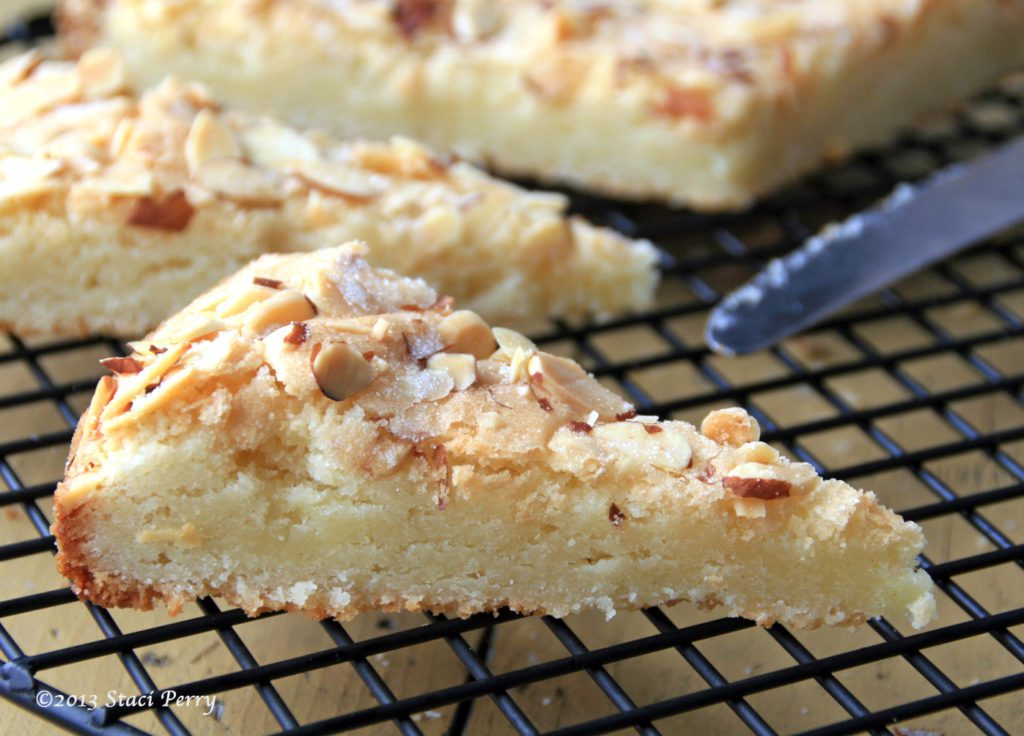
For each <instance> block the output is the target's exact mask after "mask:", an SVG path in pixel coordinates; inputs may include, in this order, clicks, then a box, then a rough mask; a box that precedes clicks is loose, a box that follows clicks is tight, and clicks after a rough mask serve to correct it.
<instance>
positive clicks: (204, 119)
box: [185, 110, 242, 176]
mask: <svg viewBox="0 0 1024 736" xmlns="http://www.w3.org/2000/svg"><path fill="white" fill-rule="evenodd" d="M241 156H242V149H241V147H240V146H239V145H238V141H237V140H236V139H235V134H234V133H233V132H232V131H231V128H229V127H228V126H227V125H226V124H225V123H224V121H223V120H221V119H220V117H218V115H217V114H216V113H214V112H211V111H210V110H200V111H199V114H197V115H196V117H195V119H194V120H193V121H192V127H191V128H189V131H188V138H186V139H185V161H186V163H187V164H188V171H189V173H190V174H191V175H192V176H196V172H197V171H198V170H199V167H200V166H202V165H203V164H204V163H206V162H207V161H212V160H214V159H219V158H241Z"/></svg>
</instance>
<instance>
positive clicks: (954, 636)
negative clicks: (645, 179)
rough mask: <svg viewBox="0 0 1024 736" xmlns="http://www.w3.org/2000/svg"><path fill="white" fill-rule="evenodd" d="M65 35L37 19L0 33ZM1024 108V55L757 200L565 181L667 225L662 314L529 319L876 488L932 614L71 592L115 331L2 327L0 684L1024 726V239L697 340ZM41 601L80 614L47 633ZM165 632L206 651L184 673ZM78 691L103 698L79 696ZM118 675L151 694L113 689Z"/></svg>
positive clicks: (73, 718) (280, 720) (667, 396)
mask: <svg viewBox="0 0 1024 736" xmlns="http://www.w3.org/2000/svg"><path fill="white" fill-rule="evenodd" d="M49 30H50V29H49V26H48V24H47V23H46V22H45V21H37V22H34V23H32V24H28V25H23V26H19V27H18V28H16V29H14V30H13V31H12V32H11V33H9V35H8V37H7V38H6V39H4V41H6V42H10V41H27V42H31V41H33V40H35V39H37V38H39V37H40V36H41V35H43V34H46V33H48V32H49ZM1022 131H1024V78H1011V79H1009V80H1007V81H1006V82H1005V83H1004V84H1002V85H1001V86H1000V87H998V88H997V89H994V90H993V91H991V92H989V93H987V94H984V95H982V96H980V97H978V98H977V99H976V100H974V102H973V103H972V104H971V105H970V106H968V107H967V108H965V109H964V110H962V111H960V112H959V113H956V114H951V115H949V116H946V117H942V118H936V119H934V120H933V121H931V122H930V123H928V124H927V125H925V126H924V127H922V128H921V129H920V130H919V131H917V132H915V133H913V134H911V135H907V136H906V137H904V138H903V139H901V140H900V141H899V142H897V143H896V144H894V145H893V146H891V147H889V148H887V149H885V150H880V151H875V152H871V153H868V154H864V155H861V156H858V157H856V158H855V159H853V160H851V161H849V162H847V163H845V164H843V165H842V166H839V167H836V168H833V169H830V170H828V171H826V172H824V173H821V174H819V175H816V176H815V177H813V178H811V179H808V180H806V181H805V182H803V183H801V184H800V185H798V186H796V187H793V188H792V189H790V190H789V191H787V192H785V193H784V194H782V195H780V196H778V197H775V198H773V199H772V200H771V201H769V202H766V203H764V204H762V205H760V206H758V207H757V208H756V209H755V210H754V211H752V212H749V213H747V214H743V215H737V216H714V217H709V216H702V215H697V214H693V213H688V212H680V211H671V210H668V209H664V208H660V207H655V206H648V205H636V204H622V203H616V202H609V201H606V200H602V199H597V198H592V197H587V196H580V195H574V197H573V198H574V203H575V206H576V209H577V210H578V211H579V212H581V213H582V214H584V215H586V216H587V217H589V218H591V219H592V220H594V221H597V222H599V223H604V224H607V225H610V226H612V227H615V228H617V229H619V230H621V231H623V232H624V233H626V234H628V235H631V236H637V237H647V238H650V239H652V240H653V241H655V242H656V243H658V244H659V245H660V246H661V247H662V249H663V252H664V257H663V264H662V267H663V270H664V278H665V285H664V287H663V289H662V295H661V297H660V299H659V303H658V305H657V307H656V308H654V309H652V310H651V311H649V312H647V313H644V314H635V315H630V316H627V317H623V318H621V319H618V320H616V321H613V322H609V323H606V324H602V325H599V326H595V325H590V324H557V325H552V326H551V327H550V328H549V329H547V330H542V333H543V334H539V335H537V336H536V338H537V341H538V342H539V343H541V344H544V345H545V346H548V347H549V348H550V349H552V350H556V351H561V352H565V353H568V354H571V355H573V356H575V357H577V358H578V359H580V360H582V361H583V362H584V363H585V364H587V366H588V367H589V368H590V369H591V370H593V372H594V373H595V374H597V375H598V376H599V377H601V378H602V379H603V380H605V381H607V382H608V383H609V384H610V385H613V386H614V387H616V388H617V389H618V390H620V391H623V392H624V393H626V394H628V395H629V396H630V397H631V398H632V400H633V401H634V402H635V403H636V404H637V406H638V408H639V409H640V410H641V411H642V412H643V413H658V414H662V415H665V416H669V415H671V416H674V417H677V418H684V419H689V420H691V421H693V420H695V419H699V417H700V416H702V415H703V414H704V413H705V412H706V411H707V410H708V409H710V408H714V407H718V406H724V405H735V404H739V405H743V406H746V407H747V408H748V409H749V410H750V411H751V412H752V413H753V414H754V415H755V416H756V417H757V418H758V420H759V421H760V423H761V426H762V428H763V430H764V438H765V439H766V440H767V441H770V442H773V443H775V444H776V445H777V446H778V447H780V448H782V449H784V450H785V451H786V452H788V453H789V454H790V455H792V456H794V457H797V458H799V459H801V460H804V461H807V462H810V463H812V464H813V465H814V466H815V467H816V468H817V469H818V470H819V471H820V472H822V473H823V474H825V475H827V476H833V477H840V478H843V479H846V480H849V481H851V482H853V483H854V484H857V485H861V486H864V487H872V488H875V489H877V490H878V492H879V495H880V496H881V497H882V498H883V500H884V501H886V502H887V503H888V504H889V505H891V506H893V507H895V508H896V509H898V510H900V511H901V513H902V514H903V515H904V516H905V517H906V518H908V519H912V520H915V521H917V522H919V523H921V524H922V525H923V526H924V527H925V531H926V534H927V535H928V537H929V538H930V540H931V544H930V546H929V548H928V550H927V554H926V555H925V556H922V558H921V559H920V564H921V566H922V567H923V568H924V569H926V570H927V571H928V572H929V574H930V575H931V577H932V578H933V579H934V581H935V583H936V585H937V587H938V597H939V599H940V600H939V609H940V614H941V615H940V619H939V621H938V622H937V623H935V624H933V625H932V626H931V627H929V628H926V629H925V630H923V631H921V632H916V633H915V632H911V631H908V630H906V629H904V628H901V626H902V625H903V624H902V622H899V623H894V622H889V621H886V620H883V619H875V620H872V621H870V622H869V623H868V625H867V626H865V627H862V628H861V629H859V630H857V631H856V632H854V633H848V632H846V631H835V630H829V631H826V630H819V631H814V632H800V631H790V630H787V629H786V628H784V627H782V626H779V625H776V626H773V627H772V628H770V629H766V630H764V629H759V628H757V627H755V626H754V625H753V624H751V623H750V622H747V621H744V620H740V619H729V618H720V617H717V616H715V615H713V612H712V613H711V614H708V613H699V612H695V611H693V610H692V609H690V607H688V606H686V605H681V606H678V607H674V608H664V609H659V608H655V609H649V610H645V611H642V612H637V613H635V614H626V615H624V616H623V615H620V617H619V618H617V619H615V620H613V621H611V622H605V621H604V620H598V619H596V618H593V617H588V616H577V617H572V618H569V619H565V620H558V619H554V618H550V617H519V616H516V615H513V614H510V613H507V612H506V613H502V614H501V615H498V616H476V617H473V618H469V619H466V620H461V619H449V618H446V617H444V616H436V615H424V616H422V617H417V616H414V615H412V614H408V615H403V616H364V617H361V618H360V619H357V620H356V621H355V622H352V623H351V624H346V625H342V624H340V623H337V622H333V621H326V622H320V623H313V622H309V621H306V620H304V619H298V618H297V617H294V616H275V615H270V616H264V617H262V618H260V619H256V620H252V619H248V618H246V617H245V616H244V615H243V614H242V613H241V612H240V611H238V610H235V609H224V608H222V607H221V606H220V605H219V604H218V603H216V602H215V601H213V600H210V599H204V600H200V601H198V602H197V603H196V605H195V607H194V609H189V610H188V611H187V612H186V614H185V615H184V616H183V617H182V618H181V619H180V620H179V619H169V618H166V617H164V616H163V614H160V613H157V612H154V613H149V614H139V613H135V612H122V611H107V610H104V609H102V608H99V607H96V606H93V605H90V604H83V603H79V602H78V601H77V599H76V598H75V596H74V595H73V594H72V593H71V591H70V590H69V589H68V587H67V585H66V582H65V581H62V580H59V579H58V578H57V575H56V573H55V572H54V571H53V570H52V560H51V555H52V553H53V552H54V542H53V538H52V537H51V536H50V532H49V523H50V497H51V495H52V493H53V489H54V486H55V483H56V480H57V478H59V476H60V474H61V463H62V460H63V456H64V453H65V452H66V447H67V445H68V442H69V440H70V437H71V433H72V430H73V427H74V424H75V421H76V419H77V417H78V416H79V414H80V413H81V411H82V409H83V408H84V406H85V404H86V403H87V402H88V398H89V396H90V393H91V391H92V389H93V387H94V385H95V380H96V378H97V376H98V366H96V365H95V362H94V361H95V358H96V357H99V356H102V355H109V354H121V353H123V352H124V346H123V345H121V344H119V343H118V342H116V341H113V340H108V339H104V338H99V337H97V338H91V339H87V340H76V341H60V342H30V341H26V340H23V339H21V338H19V337H18V336H16V335H8V336H7V337H6V338H4V337H3V336H2V335H0V507H2V509H3V511H4V515H5V517H6V518H3V519H0V532H2V535H0V571H2V574H0V581H2V588H0V652H2V655H3V660H2V666H0V695H2V696H3V697H4V698H6V699H7V700H8V701H10V702H11V703H14V704H16V705H19V706H22V707H23V708H26V709H28V710H30V711H31V712H32V713H33V714H34V715H35V716H36V717H38V718H41V719H46V720H47V721H49V722H51V723H54V724H57V725H59V726H62V727H64V728H66V729H69V730H72V731H76V732H80V733H113V734H129V733H131V734H134V733H142V732H144V731H155V732H161V731H162V732H167V733H169V734H175V735H177V734H187V733H252V732H257V731H261V732H269V731H280V732H283V733H289V734H319V733H333V732H341V731H350V730H357V729H369V730H371V731H373V732H385V733H386V732H393V731H394V730H397V731H398V732H400V733H402V734H406V735H412V734H423V733H441V732H443V733H446V734H453V735H456V734H465V733H512V734H538V733H549V734H558V736H577V735H583V734H601V733H612V732H628V731H630V730H635V731H637V732H639V733H641V734H645V735H646V736H653V735H654V734H658V733H665V734H668V733H746V732H748V731H749V732H751V733H754V734H759V735H767V734H776V733H782V732H785V733H801V734H805V736H810V735H811V734H831V735H838V734H848V733H861V732H867V733H875V734H878V733H881V734H885V733H901V734H913V733H917V734H924V733H943V734H952V733H979V732H980V733H984V734H992V735H994V734H1010V733H1018V734H1020V733H1024V642H1022V638H1024V594H1022V592H1021V591H1022V590H1024V585H1022V583H1024V569H1022V568H1024V400H1022V396H1021V388H1022V383H1024V372H1022V369H1021V366H1022V365H1024V360H1022V358H1024V327H1022V321H1024V233H1022V232H1020V231H1017V232H1010V233H1006V234H1004V235H1002V236H1000V237H998V238H994V239H992V240H991V241H989V242H987V243H985V244H983V245H980V246H977V247H975V248H974V249H972V250H970V251H968V252H966V253H964V254H962V255H961V256H959V257H956V258H953V259H951V260H950V261H948V262H945V263H942V264H940V265H937V266H934V267H932V268H930V269H928V270H927V271H925V272H923V273H921V274H918V275H917V276H915V277H913V278H911V279H908V280H907V281H905V282H902V283H900V284H896V285H894V286H892V287H890V288H888V289H886V290H884V291H883V292H881V293H880V294H878V295H876V296H874V297H872V298H871V299H868V300H865V301H864V302H862V303H860V304H858V305H856V306H855V307H853V308H851V309H849V310H847V311H846V312H844V313H843V314H842V315H840V316H839V317H836V318H834V319H831V320H830V321H828V322H827V323H825V324H822V325H819V326H818V327H816V328H815V329H813V330H812V331H810V332H808V333H807V334H805V335H803V336H801V337H798V338H794V339H792V340H789V341H787V342H786V343H784V344H783V345H781V346H779V347H777V348H774V349H772V350H770V351H765V352H764V353H761V354H758V355H755V356H749V357H745V358H740V359H731V360H730V359H724V358H720V357H717V356H714V355H713V354H711V353H709V351H708V350H707V348H706V346H705V345H704V344H703V341H702V338H701V332H702V327H703V322H704V319H705V318H706V315H707V311H708V309H709V307H710V306H711V305H712V304H714V303H715V302H716V301H717V300H718V299H719V298H720V296H721V295H722V294H723V293H724V292H726V291H727V290H728V289H730V288H732V287H733V286H736V285H738V284H739V283H740V282H742V281H743V280H744V279H745V278H747V277H748V276H750V275H751V274H752V273H753V272H755V271H756V270H757V269H758V268H759V267H760V266H761V265H762V264H763V263H764V261H765V260H766V259H768V258H770V257H773V256H775V255H779V254H781V253H784V252H786V251H788V250H789V249H791V248H792V247H793V246H794V245H795V244H797V243H799V242H801V241H802V240H803V239H804V238H805V237H807V236H808V235H809V234H811V233H812V232H814V231H815V230H817V229H818V228H819V227H820V226H821V225H822V224H824V223H825V222H828V221H830V220H833V219H835V218H838V217H842V216H844V215H846V214H849V213H851V212H854V211H857V210H858V209H860V208H862V207H864V206H865V205H866V204H868V203H870V202H872V201H874V200H876V199H878V198H879V197H881V196H883V195H885V194H886V193H887V192H888V191H889V190H891V188H892V187H893V186H894V185H896V184H897V183H898V182H901V181H907V180H914V179H918V178H920V177H923V176H925V175H927V174H928V173H929V172H931V171H933V170H934V169H936V168H937V167H940V166H942V165H945V164H947V163H949V162H952V161H956V160H961V159H964V158H968V157H970V156H972V155H975V154H976V153H978V152H980V151H983V150H985V149H987V148H990V147H992V146H993V145H995V144H998V143H999V142H1001V141H1004V140H1008V139H1009V138H1011V137H1013V136H1014V135H1017V134H1020V133H1021V132H1022ZM83 365H84V366H86V367H85V368H82V367H81V366H83ZM41 468H42V469H41ZM45 571H48V572H45ZM43 620H46V621H49V622H53V621H59V622H60V626H59V627H56V626H55V625H53V624H52V623H51V626H54V628H51V629H50V631H49V632H44V631H40V623H39V622H41V621H43ZM65 625H66V627H67V630H68V633H67V634H65V633H63V632H62V631H61V630H60V629H63V628H64V627H65ZM281 626H283V627H284V628H280V627H281ZM282 632H283V633H282ZM296 632H298V635H296ZM278 645H280V646H278ZM167 647H173V651H174V652H175V653H176V655H175V656H178V657H181V658H183V659H187V660H188V661H187V662H186V663H185V664H186V665H188V666H186V667H185V668H184V669H182V670H180V671H179V670H176V669H175V668H174V667H173V666H171V664H173V663H171V664H169V662H168V660H169V659H170V655H169V654H166V653H162V652H166V651H168V649H167ZM182 652H186V653H191V652H195V656H193V657H182V654H181V653H182ZM217 657H219V659H218V662H219V665H218V667H217V668H216V669H215V668H213V667H212V666H211V667H209V668H207V670H203V669H202V667H201V665H202V663H203V662H204V661H206V660H204V658H217ZM414 657H415V658H419V662H418V663H417V662H416V661H415V660H414ZM197 663H199V664H198V665H197ZM107 673H112V674H109V675H108V674H107ZM102 678H106V679H102ZM100 679H102V681H99V680H100ZM108 680H109V681H108ZM86 684H87V686H88V687H89V688H92V689H94V690H96V691H98V693H99V701H100V702H98V703H97V705H98V707H96V708H92V707H88V706H90V705H91V704H90V703H88V702H85V703H82V702H81V701H82V700H83V699H84V700H86V701H88V699H89V694H88V693H82V692H80V690H81V688H82V687H85V686H86ZM108 690H109V691H116V692H117V693H118V694H119V695H120V694H123V695H124V696H133V695H134V696H140V695H146V694H150V695H152V696H153V702H152V704H150V703H147V702H132V701H131V700H127V701H123V702H119V703H116V704H114V705H107V704H106V702H105V701H106V697H105V695H106V693H107V692H108ZM169 692H173V693H175V694H176V696H178V697H183V696H189V695H192V696H211V697H215V698H217V699H218V700H217V701H216V705H214V706H211V707H210V708H209V710H210V713H209V714H207V713H205V712H203V713H202V714H201V715H199V714H197V712H196V708H195V707H190V706H189V705H188V704H185V705H182V704H180V703H177V704H168V705H164V703H163V698H162V696H163V695H164V694H165V693H169ZM310 692H313V693H314V694H315V696H316V697H315V700H316V706H315V707H311V706H310V705H309V701H310V695H309V694H310ZM93 695H95V693H94V694H93ZM136 700H138V698H136ZM207 702H208V701H207ZM204 711H205V709H204ZM0 715H2V714H0ZM0 722H2V721H0ZM890 729H892V730H890Z"/></svg>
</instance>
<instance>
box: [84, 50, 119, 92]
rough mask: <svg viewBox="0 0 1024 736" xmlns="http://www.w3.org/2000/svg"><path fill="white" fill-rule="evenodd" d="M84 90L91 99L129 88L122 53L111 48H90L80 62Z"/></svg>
mask: <svg viewBox="0 0 1024 736" xmlns="http://www.w3.org/2000/svg"><path fill="white" fill-rule="evenodd" d="M77 71H78V77H79V79H80V80H81V84H82V91H83V93H84V94H85V96H86V97H88V98H91V99H97V98H104V97H111V96H112V95H115V94H117V93H119V92H124V91H126V90H127V89H128V70H127V69H126V67H125V64H124V60H123V59H122V58H121V56H120V54H118V53H117V52H116V51H113V50H111V49H103V48H95V49H89V50H88V51H86V52H85V53H84V54H82V58H81V59H80V60H79V62H78V67H77Z"/></svg>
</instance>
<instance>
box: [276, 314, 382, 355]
mask: <svg viewBox="0 0 1024 736" xmlns="http://www.w3.org/2000/svg"><path fill="white" fill-rule="evenodd" d="M283 339H284V341H285V342H286V343H288V344H289V345H301V344H302V343H304V342H306V340H307V339H309V325H307V324H306V323H305V322H292V328H291V330H290V331H289V332H288V334H287V335H285V336H284V338H283ZM363 357H365V356H363Z"/></svg>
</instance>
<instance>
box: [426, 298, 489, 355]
mask: <svg viewBox="0 0 1024 736" xmlns="http://www.w3.org/2000/svg"><path fill="white" fill-rule="evenodd" d="M437 331H438V333H439V334H440V335H441V342H443V343H444V345H445V350H446V351H448V352H452V353H468V354H470V355H472V356H473V357H474V358H476V359H477V360H483V359H485V358H488V357H490V355H491V354H492V353H493V352H494V349H495V347H496V346H497V343H496V342H495V340H494V335H493V334H491V328H490V327H489V326H488V325H487V323H486V322H484V319H483V317H481V316H480V315H479V314H477V313H476V312H471V311H469V310H468V309H460V310H458V311H456V312H452V313H451V314H449V315H448V316H447V317H445V318H444V319H442V320H441V322H440V324H439V325H438V327H437Z"/></svg>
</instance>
